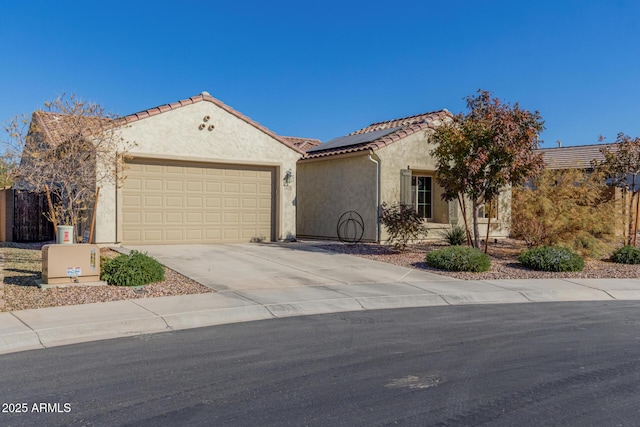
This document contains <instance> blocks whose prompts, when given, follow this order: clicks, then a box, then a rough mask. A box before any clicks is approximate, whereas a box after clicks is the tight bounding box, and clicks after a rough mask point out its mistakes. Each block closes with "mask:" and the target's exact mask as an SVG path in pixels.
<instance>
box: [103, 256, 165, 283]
mask: <svg viewBox="0 0 640 427" xmlns="http://www.w3.org/2000/svg"><path fill="white" fill-rule="evenodd" d="M100 270H101V271H100V279H101V280H104V281H105V282H107V283H108V284H110V285H117V286H142V285H146V284H149V283H155V282H162V281H163V280H164V267H163V266H162V264H160V263H159V262H158V261H156V260H155V259H154V258H152V257H150V256H149V255H147V254H146V253H145V254H143V253H141V252H138V251H131V252H130V253H129V255H124V254H122V255H118V256H117V257H115V258H107V257H102V258H101V259H100Z"/></svg>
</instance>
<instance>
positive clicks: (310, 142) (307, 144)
mask: <svg viewBox="0 0 640 427" xmlns="http://www.w3.org/2000/svg"><path fill="white" fill-rule="evenodd" d="M280 138H282V139H284V140H286V141H289V142H290V143H292V144H293V145H295V146H296V147H298V148H299V149H301V150H302V151H305V152H306V151H307V150H309V149H311V148H313V147H317V146H318V145H320V144H322V141H320V140H319V139H314V138H298V137H297V136H281V137H280Z"/></svg>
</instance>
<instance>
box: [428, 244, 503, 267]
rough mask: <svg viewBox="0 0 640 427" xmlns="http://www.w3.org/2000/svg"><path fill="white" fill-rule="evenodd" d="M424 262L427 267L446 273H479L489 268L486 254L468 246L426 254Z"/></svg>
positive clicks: (489, 264)
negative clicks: (445, 271) (446, 271)
mask: <svg viewBox="0 0 640 427" xmlns="http://www.w3.org/2000/svg"><path fill="white" fill-rule="evenodd" d="M426 262H427V265H428V266H429V267H433V268H439V269H440V270H448V271H472V272H474V273H480V272H483V271H487V270H489V267H491V261H490V260H489V257H488V256H487V254H485V253H484V252H482V251H481V250H480V249H476V248H471V247H469V246H451V247H449V248H445V249H439V250H436V251H431V252H429V253H428V254H427V258H426Z"/></svg>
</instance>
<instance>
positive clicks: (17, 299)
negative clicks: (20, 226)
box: [0, 244, 214, 311]
mask: <svg viewBox="0 0 640 427" xmlns="http://www.w3.org/2000/svg"><path fill="white" fill-rule="evenodd" d="M41 246H42V245H41V244H31V245H27V244H11V245H10V246H9V245H7V246H5V247H0V258H1V259H0V262H1V263H2V268H3V274H4V279H3V281H2V282H3V283H2V285H0V286H1V289H0V311H15V310H25V309H31V308H43V307H54V306H61V305H76V304H88V303H93V302H107V301H119V300H127V299H136V298H152V297H163V296H175V295H187V294H201V293H207V292H214V291H213V290H212V289H209V288H207V287H206V286H204V285H201V284H200V283H197V282H195V281H193V280H191V279H189V278H187V277H184V276H182V275H181V274H178V273H176V272H175V271H173V270H170V269H168V268H165V281H164V282H159V283H153V284H150V285H146V286H144V287H143V288H139V289H136V288H130V287H123V286H109V285H105V286H70V287H56V288H50V289H40V288H38V287H37V286H36V283H35V280H36V279H39V278H40V274H41V271H42V254H41V251H40V247H41ZM102 254H103V255H106V256H116V255H117V253H115V252H113V251H109V250H103V253H102Z"/></svg>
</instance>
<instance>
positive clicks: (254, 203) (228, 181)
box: [122, 161, 274, 244]
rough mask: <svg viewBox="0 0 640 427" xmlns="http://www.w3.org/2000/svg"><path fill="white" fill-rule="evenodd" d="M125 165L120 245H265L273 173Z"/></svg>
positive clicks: (233, 168) (168, 163) (270, 226)
mask: <svg viewBox="0 0 640 427" xmlns="http://www.w3.org/2000/svg"><path fill="white" fill-rule="evenodd" d="M161 163H162V162H160V161H150V162H149V163H148V164H145V163H142V162H139V163H131V164H130V168H129V170H128V173H127V175H128V178H127V179H126V180H125V185H124V189H123V225H122V236H123V242H124V243H127V244H135V243H139V244H143V243H148V244H163V243H182V242H185V243H222V242H225V243H226V242H247V241H252V240H256V239H262V240H271V237H272V229H273V218H274V215H273V212H272V209H273V208H274V206H273V204H272V200H271V199H272V197H273V189H272V181H273V178H274V169H269V168H253V169H252V168H249V167H245V166H228V165H202V164H200V165H197V164H192V163H180V162H172V161H166V162H164V163H166V164H161Z"/></svg>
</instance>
